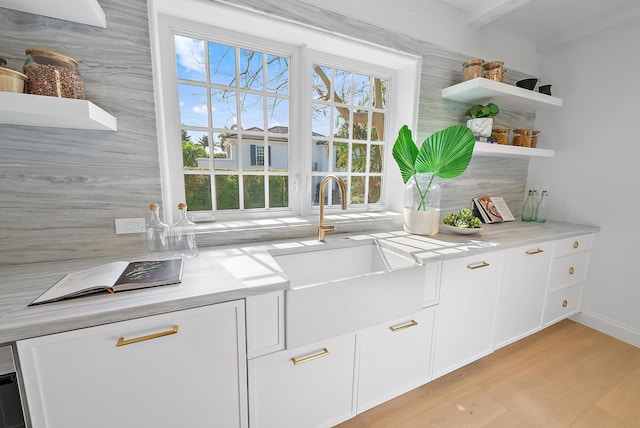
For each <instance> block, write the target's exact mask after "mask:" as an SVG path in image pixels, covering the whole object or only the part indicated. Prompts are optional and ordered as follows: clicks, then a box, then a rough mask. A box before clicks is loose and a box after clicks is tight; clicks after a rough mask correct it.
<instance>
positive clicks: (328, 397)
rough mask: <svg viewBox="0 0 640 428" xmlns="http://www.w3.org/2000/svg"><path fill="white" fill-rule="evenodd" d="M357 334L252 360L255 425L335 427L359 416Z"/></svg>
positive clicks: (251, 409) (254, 427)
mask: <svg viewBox="0 0 640 428" xmlns="http://www.w3.org/2000/svg"><path fill="white" fill-rule="evenodd" d="M355 346H356V345H355V334H345V335H342V336H338V337H334V338H331V339H327V340H325V341H322V342H320V343H315V344H311V345H305V346H301V347H299V348H295V349H291V350H284V351H279V352H275V353H273V354H268V355H264V356H261V357H257V358H253V359H251V360H249V363H248V364H249V424H250V426H251V428H274V427H277V428H318V427H330V426H333V425H335V424H336V423H339V422H341V421H343V420H345V419H348V418H350V417H351V416H354V411H353V399H354V397H353V385H354V361H355Z"/></svg>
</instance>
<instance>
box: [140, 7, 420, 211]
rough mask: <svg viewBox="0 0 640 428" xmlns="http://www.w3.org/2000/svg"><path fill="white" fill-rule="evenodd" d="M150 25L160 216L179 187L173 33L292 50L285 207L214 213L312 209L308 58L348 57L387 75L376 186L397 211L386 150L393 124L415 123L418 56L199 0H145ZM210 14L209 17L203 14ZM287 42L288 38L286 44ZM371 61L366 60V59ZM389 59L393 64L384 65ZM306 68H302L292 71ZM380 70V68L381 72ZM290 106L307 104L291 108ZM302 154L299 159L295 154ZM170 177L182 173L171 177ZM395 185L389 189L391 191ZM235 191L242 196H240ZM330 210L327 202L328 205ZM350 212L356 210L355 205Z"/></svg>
mask: <svg viewBox="0 0 640 428" xmlns="http://www.w3.org/2000/svg"><path fill="white" fill-rule="evenodd" d="M148 6H149V16H150V28H151V32H150V34H151V48H152V62H153V70H154V89H155V94H156V114H157V124H158V150H159V158H160V170H161V181H162V194H163V205H164V207H165V209H164V212H165V221H169V222H171V221H173V219H174V218H175V216H176V215H177V204H178V203H179V202H183V201H181V200H178V199H180V196H179V195H181V194H184V185H183V180H182V175H183V169H182V163H181V162H174V161H172V159H176V157H177V158H178V159H182V152H181V147H179V145H177V144H175V142H173V143H171V141H170V139H171V138H175V137H174V136H175V135H180V123H179V117H180V110H179V106H178V94H177V85H176V82H177V76H176V74H177V73H176V66H175V50H174V47H173V46H174V41H173V35H174V32H180V33H186V34H189V35H191V36H193V37H201V38H202V39H204V40H214V41H218V42H222V43H224V42H225V37H228V38H229V40H230V42H229V44H236V43H237V41H238V40H242V41H246V43H247V44H248V46H249V47H255V48H256V49H264V50H266V51H270V52H273V53H276V54H282V55H287V56H291V62H290V70H293V72H292V73H290V105H291V106H292V107H291V117H290V122H289V125H290V126H289V128H290V146H289V177H290V181H289V182H290V185H289V206H290V209H277V210H272V211H260V212H244V211H239V212H233V213H230V214H229V215H227V216H225V215H220V214H218V213H216V214H215V215H216V218H217V219H218V220H225V219H235V220H238V219H239V218H247V219H249V218H259V217H282V216H291V215H301V216H307V215H311V214H316V213H317V209H318V207H317V206H316V207H313V206H312V205H311V199H310V197H309V195H310V194H311V193H310V191H311V174H310V173H311V152H310V148H309V145H308V144H297V143H298V142H303V143H304V142H305V141H307V140H308V138H309V135H311V131H310V129H311V100H310V98H309V96H308V94H309V92H310V90H305V89H304V88H311V72H310V70H311V64H312V63H313V62H314V61H319V62H322V63H326V64H328V65H332V64H333V65H334V66H335V67H338V68H340V67H344V66H345V64H346V65H347V66H348V65H349V64H350V65H351V67H353V69H354V70H357V71H358V72H363V73H367V72H369V71H367V70H370V73H371V74H373V75H378V76H380V77H386V78H389V79H390V82H391V83H390V84H391V85H393V89H392V90H391V91H390V92H391V93H390V96H389V97H388V98H387V104H388V105H389V106H392V107H391V108H389V109H388V113H387V116H386V124H385V128H386V136H385V141H386V143H387V144H385V148H384V154H383V156H384V171H385V172H384V176H383V190H382V194H383V197H384V202H385V204H384V208H387V209H392V210H397V211H400V210H401V209H402V197H401V193H402V192H401V191H399V189H400V188H401V186H402V180H401V178H400V174H399V172H398V170H397V166H396V165H395V162H394V161H393V158H392V156H391V149H392V147H391V146H392V143H393V141H395V136H394V135H393V134H394V133H395V132H396V130H397V129H400V127H401V126H402V125H404V124H408V125H409V126H410V127H411V128H412V129H415V124H416V123H417V110H418V109H417V105H418V98H419V82H420V68H421V58H420V57H419V56H415V55H411V54H407V53H403V52H397V51H395V50H392V49H388V48H384V47H380V46H377V45H373V44H370V43H367V42H363V41H359V40H354V39H351V38H348V37H342V36H337V35H335V34H331V33H328V32H326V31H323V30H319V29H315V28H310V27H308V26H305V25H302V24H297V23H292V22H290V21H286V20H284V19H280V18H277V17H273V16H266V15H265V14H261V13H258V12H252V11H248V10H246V9H244V8H240V7H235V6H230V5H227V4H219V3H215V2H201V1H198V0H183V1H180V2H175V1H174V0H149V1H148ZM212 16H215V18H216V19H215V20H214V21H213V22H214V24H211V23H210V22H211V19H210V17H212ZM239 22H240V23H242V25H241V27H242V29H243V30H242V31H243V32H242V34H239V33H237V31H236V30H237V28H239V26H238V23H239ZM292 41H294V42H295V44H292ZM332 52H339V53H340V52H344V53H345V55H344V56H345V57H346V56H348V57H349V58H350V59H349V60H346V59H342V58H341V59H340V60H339V61H336V59H335V58H336V57H337V55H334V54H332ZM372 58H373V59H375V60H376V63H375V64H371V61H370V60H371V59H372ZM389 65H391V66H393V68H390V67H389ZM298 70H309V72H298ZM381 70H385V71H386V73H385V75H381V73H380V71H381ZM296 106H308V108H298V107H296ZM301 159H303V160H304V161H300V160H301ZM176 177H180V178H181V179H179V180H177V179H176ZM390 188H391V189H394V190H393V191H390ZM241 197H242V195H241ZM331 211H332V209H331V208H329V209H328V212H331ZM356 211H357V209H356Z"/></svg>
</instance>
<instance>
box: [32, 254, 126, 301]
mask: <svg viewBox="0 0 640 428" xmlns="http://www.w3.org/2000/svg"><path fill="white" fill-rule="evenodd" d="M128 264H129V263H128V262H113V263H107V264H105V265H101V266H97V267H94V268H91V269H86V270H81V271H78V272H72V273H69V274H67V275H65V276H64V278H62V279H61V280H60V281H58V282H56V283H55V284H54V285H53V286H52V287H51V288H49V289H48V290H47V291H46V292H45V293H44V294H42V295H41V296H40V297H38V298H37V299H36V300H34V301H33V304H35V303H41V302H45V301H49V300H56V299H60V298H62V297H65V296H68V295H74V294H81V293H82V292H83V291H85V290H91V289H100V288H104V289H105V290H106V289H108V288H110V287H111V286H112V285H113V284H114V283H115V282H116V280H117V279H118V277H119V276H120V274H121V273H122V271H123V270H124V269H125V268H126V267H127V265H128Z"/></svg>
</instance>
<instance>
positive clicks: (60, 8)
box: [0, 0, 107, 28]
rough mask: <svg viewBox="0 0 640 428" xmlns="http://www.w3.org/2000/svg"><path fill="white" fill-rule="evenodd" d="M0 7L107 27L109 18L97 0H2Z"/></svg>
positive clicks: (0, 0)
mask: <svg viewBox="0 0 640 428" xmlns="http://www.w3.org/2000/svg"><path fill="white" fill-rule="evenodd" d="M0 7H6V8H8V9H15V10H20V11H22V12H28V13H34V14H36V15H43V16H49V17H51V18H57V19H64V20H65V21H72V22H78V23H80V24H87V25H93V26H96V27H102V28H106V27H107V19H106V17H105V15H104V11H103V10H102V8H101V7H100V4H98V1H97V0H44V1H43V0H0Z"/></svg>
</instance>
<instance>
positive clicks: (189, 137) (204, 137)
mask: <svg viewBox="0 0 640 428" xmlns="http://www.w3.org/2000/svg"><path fill="white" fill-rule="evenodd" d="M182 164H183V167H184V169H206V170H208V169H209V168H210V165H209V133H208V132H201V131H191V130H185V129H183V130H182Z"/></svg>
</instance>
